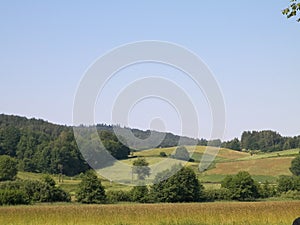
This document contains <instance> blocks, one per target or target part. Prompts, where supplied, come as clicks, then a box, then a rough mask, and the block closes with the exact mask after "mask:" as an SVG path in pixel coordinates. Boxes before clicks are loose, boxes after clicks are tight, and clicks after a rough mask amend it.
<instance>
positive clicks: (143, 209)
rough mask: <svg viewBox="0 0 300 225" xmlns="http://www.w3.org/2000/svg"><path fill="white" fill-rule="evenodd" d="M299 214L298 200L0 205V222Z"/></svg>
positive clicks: (197, 223)
mask: <svg viewBox="0 0 300 225" xmlns="http://www.w3.org/2000/svg"><path fill="white" fill-rule="evenodd" d="M298 216H300V202H296V201H294V202H256V203H238V202H231V203H193V204H131V205H129V204H126V205H125V204H124V205H40V206H37V205H36V206H17V207H1V208H0V224H1V225H2V224H3V225H40V224H43V225H121V224H122V225H204V224H205V225H239V224H241V225H246V224H247V225H267V224H268V225H291V224H292V221H293V220H294V219H295V218H296V217H298Z"/></svg>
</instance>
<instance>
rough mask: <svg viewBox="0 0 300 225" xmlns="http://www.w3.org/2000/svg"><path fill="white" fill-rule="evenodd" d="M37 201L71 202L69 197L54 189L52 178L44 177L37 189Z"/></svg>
mask: <svg viewBox="0 0 300 225" xmlns="http://www.w3.org/2000/svg"><path fill="white" fill-rule="evenodd" d="M38 197H39V198H38V201H40V202H69V201H71V198H70V195H69V194H68V193H66V192H65V191H64V190H62V189H61V188H60V187H56V183H55V181H54V180H53V178H52V177H50V176H49V175H46V176H44V177H43V179H42V183H41V185H40V187H39V195H38Z"/></svg>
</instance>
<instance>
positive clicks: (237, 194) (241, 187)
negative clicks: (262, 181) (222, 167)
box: [222, 171, 259, 201]
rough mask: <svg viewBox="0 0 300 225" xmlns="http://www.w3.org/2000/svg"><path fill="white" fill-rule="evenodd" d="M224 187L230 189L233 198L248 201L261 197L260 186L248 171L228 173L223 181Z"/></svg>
mask: <svg viewBox="0 0 300 225" xmlns="http://www.w3.org/2000/svg"><path fill="white" fill-rule="evenodd" d="M222 187H223V188H227V189H229V191H230V192H231V198H232V199H235V200H239V201H248V200H254V199H256V198H258V197H259V192H258V186H257V184H256V183H255V182H254V180H253V179H252V177H251V175H250V174H249V173H248V172H246V171H241V172H239V173H238V174H236V175H234V176H232V175H228V176H227V177H225V178H224V180H223V181H222Z"/></svg>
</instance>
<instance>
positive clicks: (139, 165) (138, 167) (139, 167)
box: [132, 158, 150, 180]
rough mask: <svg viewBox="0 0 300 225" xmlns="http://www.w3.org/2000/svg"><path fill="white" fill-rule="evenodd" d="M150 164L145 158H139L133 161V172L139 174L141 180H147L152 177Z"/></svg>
mask: <svg viewBox="0 0 300 225" xmlns="http://www.w3.org/2000/svg"><path fill="white" fill-rule="evenodd" d="M148 166H149V163H148V162H147V161H146V159H144V158H138V159H136V160H134V161H133V168H132V172H133V173H135V174H137V178H138V179H139V180H145V178H146V177H147V176H149V175H150V168H149V167H148Z"/></svg>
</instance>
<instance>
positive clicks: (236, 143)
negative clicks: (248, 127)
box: [222, 138, 241, 151]
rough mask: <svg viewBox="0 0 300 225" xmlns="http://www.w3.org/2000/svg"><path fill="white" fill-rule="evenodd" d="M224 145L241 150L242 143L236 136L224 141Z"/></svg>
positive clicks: (224, 146)
mask: <svg viewBox="0 0 300 225" xmlns="http://www.w3.org/2000/svg"><path fill="white" fill-rule="evenodd" d="M222 147H223V148H229V149H232V150H237V151H240V150H241V143H240V141H239V139H238V138H234V139H233V140H231V141H226V142H223V143H222Z"/></svg>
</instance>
